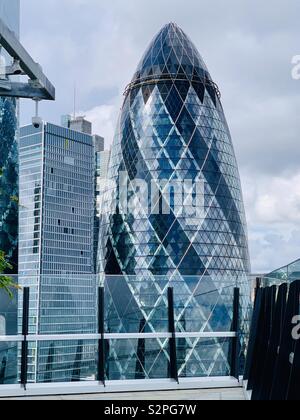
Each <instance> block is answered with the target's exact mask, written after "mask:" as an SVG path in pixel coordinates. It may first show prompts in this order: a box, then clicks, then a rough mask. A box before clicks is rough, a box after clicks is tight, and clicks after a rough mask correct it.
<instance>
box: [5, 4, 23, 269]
mask: <svg viewBox="0 0 300 420" xmlns="http://www.w3.org/2000/svg"><path fill="white" fill-rule="evenodd" d="M0 17H1V19H2V20H3V21H4V22H5V23H6V24H7V25H8V26H9V28H10V29H11V30H13V31H14V32H15V33H16V34H17V35H18V34H19V19H20V2H19V0H10V1H7V0H0ZM0 51H1V56H2V57H3V59H4V62H3V59H2V60H1V61H2V62H3V64H6V65H8V64H9V62H10V60H11V59H10V58H9V57H8V55H7V54H6V53H5V51H3V50H0ZM2 77H5V76H2ZM17 117H18V107H17V101H16V100H15V99H8V98H4V97H0V250H2V251H4V252H5V254H6V255H7V256H8V258H9V261H10V262H11V264H12V265H13V272H14V273H17V271H18V269H17V262H18V255H17V252H18V249H17V248H18V145H17V128H18V118H17Z"/></svg>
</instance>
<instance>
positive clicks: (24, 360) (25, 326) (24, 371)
mask: <svg viewBox="0 0 300 420" xmlns="http://www.w3.org/2000/svg"><path fill="white" fill-rule="evenodd" d="M29 294H30V289H29V287H24V289H23V319H22V335H23V337H24V339H23V341H22V349H21V377H20V382H21V385H22V386H23V387H24V389H25V390H26V385H27V381H28V377H27V376H28V341H27V336H28V334H29Z"/></svg>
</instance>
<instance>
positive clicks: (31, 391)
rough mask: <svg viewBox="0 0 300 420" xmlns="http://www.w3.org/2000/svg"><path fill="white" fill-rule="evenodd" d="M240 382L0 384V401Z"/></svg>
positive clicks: (229, 379) (211, 379) (209, 379)
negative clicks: (24, 386) (1, 399)
mask: <svg viewBox="0 0 300 420" xmlns="http://www.w3.org/2000/svg"><path fill="white" fill-rule="evenodd" d="M241 387H242V385H241V383H240V382H239V381H238V380H237V379H235V378H232V377H229V376H224V377H207V378H180V379H179V384H178V383H177V382H176V381H174V380H171V379H148V380H146V379H145V380H131V381H129V380H128V381H125V380H124V381H107V382H106V386H105V387H104V385H103V384H101V383H98V382H96V381H95V382H77V383H75V382H73V383H51V384H28V385H27V390H26V391H25V390H24V389H23V388H22V387H21V386H20V385H7V386H6V385H0V398H10V397H34V396H36V397H37V396H50V395H52V396H53V395H87V394H107V393H116V392H145V391H150V392H151V391H180V390H188V389H219V388H241Z"/></svg>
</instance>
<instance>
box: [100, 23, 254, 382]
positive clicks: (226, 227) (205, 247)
mask: <svg viewBox="0 0 300 420" xmlns="http://www.w3.org/2000/svg"><path fill="white" fill-rule="evenodd" d="M178 185H179V187H180V186H182V185H183V188H182V189H181V190H178V189H177V186H178ZM197 185H200V186H201V188H200V190H197ZM153 189H155V190H156V192H155V194H154V197H156V198H157V200H156V202H155V206H154V208H153ZM166 191H167V192H168V193H169V197H167V198H166ZM199 191H201V193H199ZM167 195H168V194H167ZM197 195H198V196H199V195H201V197H200V198H201V199H200V200H198V199H199V197H197ZM124 196H125V201H126V203H131V204H132V207H131V209H132V210H131V211H126V210H125V211H124ZM197 198H198V199H197ZM150 207H151V211H149V208H150ZM99 242H100V244H99V271H100V273H103V274H106V275H119V276H123V277H122V278H125V279H126V284H125V283H124V281H123V282H122V281H120V282H119V283H118V284H117V285H116V287H115V288H114V289H113V292H112V293H111V304H112V305H113V306H114V307H116V308H117V309H116V310H118V308H119V306H118V304H117V302H119V300H120V294H122V297H123V299H125V297H126V300H127V302H128V305H133V309H134V310H135V311H137V312H138V313H139V315H138V319H139V322H140V323H141V325H142V324H143V323H144V324H145V325H148V327H149V328H150V330H151V331H155V330H156V329H157V328H159V327H158V326H156V324H155V320H154V319H153V320H152V315H153V313H157V312H155V311H152V312H151V311H150V313H147V311H144V310H143V299H144V292H145V290H146V289H147V292H148V295H149V293H150V294H151V295H152V296H156V301H153V304H154V307H155V306H157V305H159V302H161V299H163V297H162V293H163V292H164V291H165V289H166V287H167V286H168V285H170V286H172V284H173V282H176V283H177V287H179V288H180V289H181V292H182V296H184V298H182V311H181V313H180V314H179V317H178V321H177V322H178V328H179V330H181V331H184V330H185V328H186V315H185V314H186V311H185V310H186V309H187V308H189V310H190V311H191V312H190V314H192V317H193V318H194V319H198V320H200V319H201V320H203V322H206V324H207V327H208V328H209V327H211V328H212V325H211V324H212V322H221V321H222V320H223V319H227V320H228V322H229V320H230V317H231V314H230V312H228V310H227V309H226V308H227V307H228V302H229V300H227V299H228V297H227V296H226V293H225V294H219V293H217V294H215V295H214V299H215V304H218V305H220V306H219V308H220V310H219V312H218V317H217V318H215V319H214V320H212V319H210V318H209V317H208V314H209V312H208V311H205V309H204V308H205V305H208V306H210V305H211V304H213V299H212V301H210V300H209V299H208V300H207V301H206V302H205V301H204V302H202V301H201V298H199V297H198V296H201V295H202V294H204V293H205V292H206V291H207V290H210V289H214V285H215V284H216V283H218V284H220V283H222V282H223V283H224V284H225V285H226V281H227V279H229V278H230V281H232V280H233V279H236V281H237V282H242V283H243V286H242V307H243V311H244V317H243V318H244V319H246V318H247V316H246V311H247V310H248V308H249V295H250V294H249V289H248V283H247V282H246V280H247V276H248V274H249V272H250V263H249V252H248V240H247V229H246V220H245V212H244V205H243V197H242V191H241V183H240V177H239V172H238V167H237V161H236V157H235V153H234V149H233V143H232V139H231V135H230V132H229V128H228V125H227V122H226V119H225V115H224V112H223V108H222V105H221V102H220V92H219V90H218V88H217V86H216V84H215V83H214V82H213V80H212V78H211V76H210V74H209V72H208V69H207V67H206V65H205V64H204V62H203V59H202V58H201V56H200V55H199V53H198V51H197V49H196V48H195V46H194V44H193V43H192V42H191V41H190V40H189V38H188V37H187V36H186V35H185V34H184V33H183V32H182V30H181V29H180V28H179V27H178V26H177V25H175V24H173V23H172V24H168V25H166V26H165V27H164V28H163V29H162V30H161V31H160V32H159V34H158V35H157V36H156V37H155V38H154V40H153V41H152V43H151V45H150V46H149V48H148V49H147V51H146V53H145V55H144V57H143V58H142V60H141V62H140V64H139V66H138V69H137V71H136V73H135V75H134V77H133V80H132V82H131V83H130V85H129V86H128V87H127V89H126V92H125V100H124V103H123V107H122V111H121V115H120V119H119V122H118V127H117V130H116V135H115V139H114V144H113V148H112V153H111V159H110V169H109V185H108V188H107V190H106V193H105V194H104V197H103V200H102V211H101V225H100V236H99ZM131 276H137V278H138V279H139V283H138V284H134V285H133V284H132V283H131V281H130V277H131ZM190 276H193V278H195V277H194V276H197V278H198V281H197V284H195V283H194V282H193V281H190V280H191V277H190ZM159 279H163V282H165V283H160V280H159ZM189 279H190V280H189ZM244 282H245V283H244ZM145 284H146V285H147V286H145ZM244 285H246V286H244ZM217 289H220V287H218V288H217ZM195 291H197V294H195ZM230 302H231V303H232V300H231V299H230ZM222 303H223V306H222ZM152 321H153V322H154V325H153V324H152ZM207 344H208V347H207V349H209V350H207V351H209V352H210V360H215V366H213V365H210V369H207V370H206V372H211V374H213V372H214V370H215V369H217V366H219V367H220V366H221V367H222V366H223V367H224V366H225V365H226V357H225V356H224V354H225V353H224V352H222V347H223V346H226V345H227V343H218V342H212V343H211V345H209V343H207ZM133 345H134V343H133ZM158 345H159V348H160V350H163V343H161V342H160V343H158ZM183 347H184V348H185V350H184V352H185V356H184V357H183V359H184V363H183V365H182V367H181V369H182V371H185V370H186V369H187V370H188V366H189V364H190V361H191V360H192V359H193V360H195V361H196V360H198V361H203V363H204V360H205V355H207V351H205V350H203V349H202V346H201V343H200V342H199V340H195V342H190V343H185V344H184V345H183ZM201 349H202V350H201ZM112 351H113V349H112V348H111V352H112ZM135 351H137V349H136V350H135ZM116 368H117V365H116ZM156 368H157V372H159V369H160V367H159V364H158V365H157V367H156ZM224 369H225V368H224ZM119 373H120V372H119ZM158 374H159V373H158Z"/></svg>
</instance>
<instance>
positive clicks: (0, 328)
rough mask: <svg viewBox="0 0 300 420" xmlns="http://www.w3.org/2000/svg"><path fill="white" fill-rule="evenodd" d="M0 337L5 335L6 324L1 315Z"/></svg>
mask: <svg viewBox="0 0 300 420" xmlns="http://www.w3.org/2000/svg"><path fill="white" fill-rule="evenodd" d="M0 335H6V322H5V318H4V316H3V315H0Z"/></svg>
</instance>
